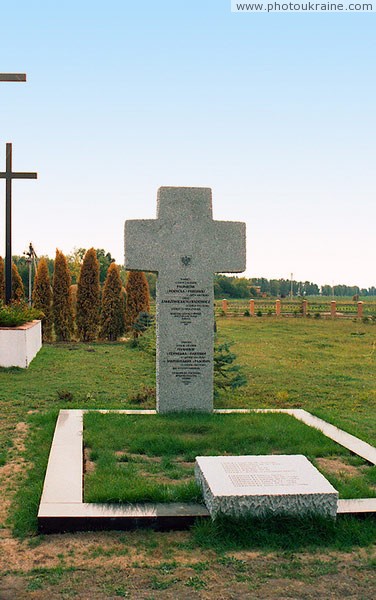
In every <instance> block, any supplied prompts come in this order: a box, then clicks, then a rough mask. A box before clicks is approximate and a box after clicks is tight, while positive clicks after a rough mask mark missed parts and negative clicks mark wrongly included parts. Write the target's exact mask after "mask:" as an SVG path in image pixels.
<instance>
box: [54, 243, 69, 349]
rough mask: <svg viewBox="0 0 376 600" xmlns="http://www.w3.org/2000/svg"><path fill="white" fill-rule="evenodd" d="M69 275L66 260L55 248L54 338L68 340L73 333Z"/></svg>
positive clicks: (62, 340) (60, 340)
mask: <svg viewBox="0 0 376 600" xmlns="http://www.w3.org/2000/svg"><path fill="white" fill-rule="evenodd" d="M70 284H71V276H70V273H69V269H68V264H67V260H66V258H65V256H64V254H63V253H62V252H60V250H56V257H55V268H54V276H53V284H52V314H53V321H54V328H55V335H56V340H57V341H58V342H68V341H69V340H70V339H71V337H72V333H73V313H72V302H71V297H70V293H69V287H70Z"/></svg>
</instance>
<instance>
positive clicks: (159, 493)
mask: <svg viewBox="0 0 376 600" xmlns="http://www.w3.org/2000/svg"><path fill="white" fill-rule="evenodd" d="M84 444H85V446H86V447H88V448H89V449H90V458H91V460H93V461H94V462H95V465H96V468H95V470H94V472H91V473H88V474H86V476H85V501H86V502H110V503H111V502H144V501H154V502H171V501H174V502H186V501H191V502H195V501H197V500H198V499H199V498H200V494H199V491H198V489H197V487H196V486H195V484H194V473H193V468H194V461H195V457H196V456H220V455H223V454H227V455H232V454H234V455H242V454H252V455H263V454H304V455H305V456H307V458H309V459H311V460H313V461H314V460H315V459H317V458H318V457H334V456H341V457H343V460H344V461H346V458H347V457H349V456H350V453H349V451H348V450H346V449H345V448H342V447H341V446H339V445H338V444H336V443H335V442H333V441H332V440H330V439H329V438H327V437H325V436H324V435H323V434H322V433H320V432H319V431H317V430H315V429H312V428H311V427H308V426H306V425H304V424H303V423H300V422H299V421H297V420H296V419H294V418H292V417H290V416H288V415H274V414H250V415H241V414H227V415H202V414H188V415H187V414H185V415H184V414H176V415H167V416H166V415H148V416H140V415H137V416H136V415H132V416H129V415H119V414H105V415H103V414H98V413H88V414H86V415H85V418H84ZM369 468H370V467H368V469H369ZM363 469H365V472H363V471H360V470H359V476H358V477H356V478H352V477H348V476H346V475H342V476H336V477H335V476H333V475H331V474H330V473H325V471H323V472H324V473H325V475H326V476H327V478H328V479H329V480H330V481H331V482H332V483H333V485H335V487H336V489H338V491H339V493H340V497H343V498H364V497H372V496H376V490H375V489H372V487H370V485H369V481H368V480H367V476H366V473H367V470H368V469H367V467H366V466H364V467H363ZM320 470H322V469H320Z"/></svg>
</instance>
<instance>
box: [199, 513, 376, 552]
mask: <svg viewBox="0 0 376 600" xmlns="http://www.w3.org/2000/svg"><path fill="white" fill-rule="evenodd" d="M192 533H193V539H194V541H195V542H196V544H197V545H198V546H201V547H203V548H211V549H213V550H216V551H218V552H226V551H231V550H232V551H233V550H251V549H258V550H283V551H298V550H311V551H313V550H322V549H323V548H328V549H329V548H330V549H336V550H342V551H348V550H351V549H352V548H354V547H356V546H358V547H362V546H370V545H371V544H373V543H374V542H375V540H376V519H375V518H374V517H373V516H370V517H365V518H358V517H354V516H347V515H346V516H341V517H339V518H338V519H337V520H336V521H334V520H332V519H325V518H317V517H307V518H292V517H278V518H277V517H273V518H269V519H251V518H250V519H241V520H239V519H232V518H228V517H222V518H218V519H217V520H216V521H214V522H213V521H209V520H204V519H202V520H200V521H197V522H196V524H195V525H194V526H193V528H192Z"/></svg>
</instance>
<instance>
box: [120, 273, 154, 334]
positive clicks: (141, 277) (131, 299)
mask: <svg viewBox="0 0 376 600" xmlns="http://www.w3.org/2000/svg"><path fill="white" fill-rule="evenodd" d="M125 292H126V294H127V301H126V308H125V324H126V328H127V330H128V331H132V333H133V337H138V335H139V332H138V331H137V329H134V328H133V324H134V323H136V321H137V319H138V317H139V314H140V313H142V312H144V313H148V312H149V311H150V294H149V286H148V282H147V279H146V277H145V273H143V272H142V271H130V272H129V273H128V278H127V284H126V286H125Z"/></svg>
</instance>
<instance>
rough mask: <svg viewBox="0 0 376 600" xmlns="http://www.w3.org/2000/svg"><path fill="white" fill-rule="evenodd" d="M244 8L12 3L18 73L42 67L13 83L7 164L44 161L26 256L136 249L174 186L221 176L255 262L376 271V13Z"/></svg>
mask: <svg viewBox="0 0 376 600" xmlns="http://www.w3.org/2000/svg"><path fill="white" fill-rule="evenodd" d="M230 7H231V2H230V0H138V2H136V1H132V0H121V1H120V0H119V1H115V0H107V1H106V2H98V1H97V0H91V1H90V2H89V1H87V0H80V2H77V0H75V1H72V0H65V1H64V3H57V2H50V1H37V0H33V1H30V0H28V1H23V0H22V1H19V0H14V1H13V2H12V3H10V2H8V3H4V4H3V5H2V8H1V15H0V21H1V23H0V25H1V34H0V72H25V73H27V79H28V80H27V83H0V171H4V170H5V143H6V142H12V143H13V170H15V171H37V172H38V180H37V181H33V180H26V181H15V182H14V183H13V254H22V252H23V251H25V250H27V247H28V244H29V242H30V241H32V243H33V245H34V247H35V250H36V253H37V254H38V255H44V254H48V255H49V256H51V257H53V256H54V254H55V249H56V247H58V248H59V249H61V250H62V251H63V252H65V253H70V252H72V250H73V248H75V247H76V248H80V247H84V248H89V247H91V246H94V247H96V248H104V249H105V250H106V251H109V252H111V254H112V255H113V256H114V257H115V258H116V260H117V262H118V263H122V262H123V228H124V221H125V220H126V219H143V218H155V215H156V196H157V189H158V188H159V187H160V186H189V187H190V186H192V187H196V186H198V187H201V186H203V187H210V188H212V190H213V213H214V218H215V219H217V220H230V221H231V220H232V221H245V222H246V225H247V270H246V272H245V275H246V276H249V277H261V276H263V277H267V278H286V279H289V278H290V275H291V273H293V276H294V279H296V280H310V281H314V282H316V283H318V284H329V285H333V284H339V283H345V284H348V285H359V286H360V287H370V286H373V285H376V268H375V267H376V257H375V254H376V252H375V229H376V227H375V224H376V202H375V197H376V168H375V166H376V165H375V140H376V127H375V125H376V102H375V92H376V85H375V83H376V70H375V64H376V60H375V59H376V36H375V26H376V13H348V12H346V13H316V14H315V13H274V14H270V13H269V14H266V13H263V14H257V13H231V9H230ZM1 197H3V198H4V200H1ZM4 202H5V184H4V181H3V180H2V181H0V204H2V205H3V206H4V204H3V203H4ZM2 210H3V209H0V211H1V212H2ZM1 212H0V215H1ZM4 230H5V225H4V223H3V221H0V254H2V255H4V252H5V250H3V248H5V233H4Z"/></svg>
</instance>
